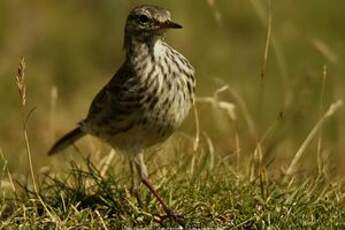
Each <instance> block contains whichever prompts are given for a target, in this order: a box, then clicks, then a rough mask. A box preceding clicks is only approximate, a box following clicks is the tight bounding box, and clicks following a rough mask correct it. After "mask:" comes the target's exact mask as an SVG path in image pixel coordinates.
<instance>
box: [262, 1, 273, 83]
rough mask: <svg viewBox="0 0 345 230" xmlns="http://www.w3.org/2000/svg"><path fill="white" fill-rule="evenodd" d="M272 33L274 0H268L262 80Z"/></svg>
mask: <svg viewBox="0 0 345 230" xmlns="http://www.w3.org/2000/svg"><path fill="white" fill-rule="evenodd" d="M271 34H272V1H271V0H268V19H267V35H266V44H265V52H264V61H263V64H262V70H261V81H263V80H264V78H265V74H266V69H267V62H268V54H269V50H270V43H271Z"/></svg>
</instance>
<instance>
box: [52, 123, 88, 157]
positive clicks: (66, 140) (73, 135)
mask: <svg viewBox="0 0 345 230" xmlns="http://www.w3.org/2000/svg"><path fill="white" fill-rule="evenodd" d="M84 135H85V133H84V132H83V131H82V130H81V129H80V127H77V128H75V129H73V130H72V131H70V132H69V133H67V134H65V135H64V136H63V137H62V138H61V139H59V140H58V141H57V142H56V143H55V144H54V145H53V147H52V148H51V149H50V150H49V152H48V155H49V156H50V155H53V154H56V153H58V152H60V151H62V150H64V149H65V148H67V147H68V146H70V145H72V144H73V143H74V142H75V141H77V140H78V139H79V138H81V137H83V136H84Z"/></svg>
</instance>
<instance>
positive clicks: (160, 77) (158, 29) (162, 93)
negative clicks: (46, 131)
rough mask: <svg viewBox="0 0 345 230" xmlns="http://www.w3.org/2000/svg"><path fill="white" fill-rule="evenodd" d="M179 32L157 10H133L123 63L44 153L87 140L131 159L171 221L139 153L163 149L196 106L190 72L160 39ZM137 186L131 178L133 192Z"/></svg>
mask: <svg viewBox="0 0 345 230" xmlns="http://www.w3.org/2000/svg"><path fill="white" fill-rule="evenodd" d="M178 28H182V27H181V26H180V25H178V24H176V23H174V22H172V21H171V18H170V12H169V11H167V10H165V9H163V8H160V7H156V6H147V5H145V6H140V7H136V8H134V9H133V10H132V11H131V12H130V14H129V16H128V18H127V23H126V26H125V39H124V49H125V52H126V59H125V61H124V63H123V64H122V66H121V67H120V69H119V70H118V71H117V73H116V74H115V75H114V77H113V78H112V79H111V80H110V81H109V82H108V83H107V84H106V85H105V86H104V87H103V89H102V90H101V91H100V92H99V93H98V94H97V96H96V97H95V99H94V100H93V102H92V104H91V106H90V109H89V113H88V115H87V117H86V118H85V119H84V120H82V121H81V122H80V123H79V127H77V128H76V129H74V130H72V131H71V132H69V133H67V134H66V135H65V136H63V137H62V138H61V139H60V140H59V141H57V142H56V143H55V145H54V146H53V147H52V148H51V150H50V151H49V152H48V154H49V155H51V154H55V153H57V152H59V151H61V150H63V149H64V148H66V147H67V146H69V145H70V144H72V143H73V142H75V141H76V140H78V139H79V138H81V137H82V136H84V135H85V134H91V135H93V136H96V137H98V138H100V139H102V140H104V141H106V142H107V143H109V144H110V145H111V146H112V147H114V148H115V149H120V150H122V152H124V153H126V154H127V155H128V156H129V160H130V166H131V172H132V176H133V175H134V171H133V169H134V168H136V169H137V172H138V174H139V176H140V178H141V181H142V182H143V183H144V184H145V185H146V186H147V187H148V188H149V189H150V191H151V192H152V193H153V194H154V195H155V196H156V198H157V199H158V200H159V202H160V203H161V204H162V206H163V207H164V209H165V211H166V212H167V213H168V214H169V215H171V216H174V215H173V212H172V211H171V210H170V209H169V208H168V206H167V205H166V204H165V203H164V201H163V200H162V198H161V197H160V196H159V194H158V193H157V192H156V190H155V189H154V188H153V186H152V185H151V183H150V182H149V180H148V173H147V169H146V166H145V163H144V157H143V152H144V150H145V149H146V148H148V147H150V146H153V145H156V144H159V143H162V142H163V141H164V140H165V139H167V138H168V137H169V136H170V135H171V134H172V133H173V132H174V131H175V130H176V129H177V128H178V127H179V126H180V125H181V123H182V122H183V120H185V118H186V117H187V115H188V113H189V110H190V109H191V107H192V105H193V103H194V93H195V78H194V68H193V67H192V66H191V64H190V63H189V62H188V60H187V59H186V58H185V57H184V56H183V55H182V54H180V53H178V52H177V51H176V50H174V49H173V48H171V47H170V46H169V45H168V44H167V43H165V42H164V41H163V39H162V37H163V35H164V33H165V32H166V30H167V29H178ZM136 187H137V184H136V182H135V178H134V176H133V177H132V191H135V190H136Z"/></svg>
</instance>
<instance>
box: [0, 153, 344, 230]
mask: <svg viewBox="0 0 345 230" xmlns="http://www.w3.org/2000/svg"><path fill="white" fill-rule="evenodd" d="M202 158H204V159H201V160H198V162H197V163H195V164H194V166H193V167H194V169H192V168H191V162H192V161H191V159H188V158H186V157H184V158H183V162H184V164H181V165H179V166H177V165H173V166H169V167H166V168H165V170H166V171H165V175H164V176H159V177H156V178H155V185H156V187H157V188H158V189H159V191H160V193H161V195H162V196H163V197H164V199H165V200H166V201H168V204H169V205H170V207H172V208H173V209H174V210H175V212H177V213H179V214H180V215H183V217H184V221H183V223H184V224H185V227H193V226H194V227H203V228H205V227H207V228H215V227H226V228H233V229H238V228H240V229H243V228H245V229H248V228H258V229H262V228H264V229H266V228H270V229H275V228H277V229H282V228H283V229H296V228H321V229H331V228H338V229H341V228H344V227H345V221H344V220H345V219H344V218H345V214H344V213H345V205H344V194H345V193H344V189H343V184H342V183H339V182H336V183H330V182H328V181H326V180H325V178H322V177H318V178H312V177H310V178H307V179H304V180H303V181H302V180H301V182H299V183H295V182H294V181H290V183H286V184H283V183H279V182H278V181H272V180H269V179H268V178H267V177H265V176H262V177H260V178H256V179H255V180H254V181H253V182H250V181H249V180H248V178H245V177H241V176H239V175H238V174H237V173H238V172H232V170H231V168H229V167H228V165H227V164H228V162H226V161H224V160H221V159H219V160H216V161H215V162H214V163H215V165H214V167H212V168H211V167H210V161H209V160H208V158H209V157H208V156H207V155H206V154H204V156H202ZM82 168H83V169H82ZM161 170H163V169H161ZM126 180H128V178H127V177H126V176H125V175H123V174H113V173H110V174H107V175H106V176H105V177H103V176H101V172H100V170H99V169H98V168H97V167H96V166H95V165H93V163H91V162H90V161H89V160H88V159H85V160H84V163H83V165H82V166H77V164H76V163H73V162H72V163H71V167H70V169H68V170H66V172H65V173H62V174H60V175H58V176H57V175H54V176H51V175H45V176H42V178H41V180H40V182H39V186H38V187H39V190H38V192H35V191H34V190H32V188H31V189H30V186H29V185H21V186H20V188H19V189H18V191H17V192H15V193H14V194H13V193H11V191H4V190H3V196H2V200H1V207H2V208H1V213H0V214H1V227H2V228H5V229H8V228H13V229H15V228H17V227H18V226H19V227H30V226H36V227H37V228H39V229H40V228H59V229H61V228H62V229H68V228H84V229H85V228H86V229H89V228H90V229H107V228H109V229H118V228H123V227H129V228H132V227H147V228H153V227H179V225H178V224H177V223H175V222H174V221H172V220H170V219H169V218H164V216H162V214H164V212H163V210H162V209H161V208H160V207H159V204H158V203H157V202H156V201H155V200H154V199H153V198H152V196H151V195H150V194H149V193H148V192H147V190H146V189H144V188H142V190H141V196H142V198H144V199H142V200H143V206H142V207H140V205H139V204H138V203H137V201H136V199H135V198H134V197H133V196H132V195H130V193H129V192H128V188H127V186H126V184H127V182H126ZM43 204H44V205H43Z"/></svg>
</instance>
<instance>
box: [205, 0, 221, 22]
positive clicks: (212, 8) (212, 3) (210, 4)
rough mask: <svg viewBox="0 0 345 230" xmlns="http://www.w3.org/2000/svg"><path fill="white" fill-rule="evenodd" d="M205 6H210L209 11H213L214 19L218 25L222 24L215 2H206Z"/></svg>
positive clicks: (210, 0)
mask: <svg viewBox="0 0 345 230" xmlns="http://www.w3.org/2000/svg"><path fill="white" fill-rule="evenodd" d="M207 4H208V5H209V6H210V8H211V10H212V11H213V15H214V18H215V19H216V22H217V23H218V25H221V24H223V19H222V14H221V13H220V12H219V10H218V9H217V7H216V0H207Z"/></svg>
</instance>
